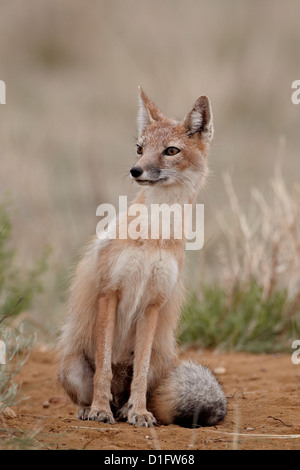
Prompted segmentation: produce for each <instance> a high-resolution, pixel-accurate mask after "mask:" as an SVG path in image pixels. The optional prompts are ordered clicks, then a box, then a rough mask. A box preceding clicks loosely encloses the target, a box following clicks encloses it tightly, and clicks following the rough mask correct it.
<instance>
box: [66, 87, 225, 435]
mask: <svg viewBox="0 0 300 470" xmlns="http://www.w3.org/2000/svg"><path fill="white" fill-rule="evenodd" d="M137 124H138V140H137V146H136V153H137V161H136V163H135V165H134V166H133V167H132V168H131V170H130V176H131V178H132V180H133V181H135V182H136V183H137V184H138V185H140V186H141V187H142V188H141V191H140V192H139V193H138V195H137V198H136V199H135V201H134V202H135V203H139V204H144V205H145V206H146V207H150V205H151V204H162V203H163V204H169V205H171V204H174V203H176V204H179V205H181V207H183V206H184V204H188V203H193V201H194V200H195V197H196V194H197V192H198V190H199V189H200V187H201V186H202V185H203V184H204V181H205V178H206V174H207V155H208V151H209V146H210V142H211V140H212V137H213V121H212V111H211V106H210V102H209V99H208V98H207V97H206V96H201V97H200V98H198V100H197V101H196V103H195V105H194V106H193V108H192V109H191V110H190V111H189V113H188V114H187V115H186V117H185V119H184V120H183V121H181V122H177V121H175V120H172V119H168V118H167V117H165V116H164V115H163V114H162V112H161V111H160V110H159V109H158V108H157V106H156V105H155V104H154V103H153V102H152V101H150V99H149V98H148V97H147V96H146V94H145V93H144V92H143V90H142V89H140V90H139V111H138V119H137ZM130 217H131V216H130V215H129V211H128V212H127V213H125V215H124V214H120V215H119V217H117V219H116V221H115V224H116V225H117V226H119V227H120V226H121V225H122V224H123V223H124V220H125V219H126V221H127V222H128V220H129V219H130ZM149 229H150V227H149ZM184 245H185V239H184V237H183V238H182V239H176V238H175V237H173V236H172V232H171V236H170V238H169V239H163V238H162V237H158V238H156V239H151V238H150V237H148V238H146V237H144V238H142V237H138V238H134V239H132V238H130V237H123V238H121V237H119V238H115V239H110V238H109V237H105V236H104V237H100V238H96V237H95V239H94V240H93V241H92V242H91V243H90V244H89V246H88V248H87V249H86V251H85V254H84V256H83V257H82V259H81V261H80V262H79V264H78V266H77V269H76V272H75V275H74V279H73V283H72V286H71V295H70V300H69V308H68V315H67V318H66V321H65V324H64V326H63V329H62V334H61V338H60V371H59V381H60V383H61V384H62V386H63V387H64V389H65V391H66V392H67V394H68V395H69V397H70V398H71V399H72V401H73V402H74V403H76V404H78V405H79V412H78V417H79V418H80V419H82V420H86V419H89V420H95V421H100V422H107V423H110V424H113V423H114V422H115V421H114V420H115V418H117V419H123V420H127V421H128V422H129V423H130V424H136V425H140V426H146V427H147V426H153V425H154V424H156V422H157V421H158V422H159V423H162V424H169V423H176V424H180V425H183V426H187V427H192V426H197V425H200V426H205V425H206V426H212V425H215V424H217V423H218V422H219V421H221V420H222V419H223V418H224V416H225V414H226V407H227V406H226V398H225V395H224V392H223V390H222V388H221V385H220V384H219V382H218V380H217V379H216V377H215V376H214V375H213V373H212V372H211V371H210V370H209V369H208V368H207V367H205V366H202V365H199V364H195V363H193V362H191V361H184V362H181V363H180V362H179V361H178V358H177V344H176V338H175V329H176V325H177V322H178V319H179V314H180V309H181V303H182V294H181V293H182V286H181V271H182V266H183V258H184Z"/></svg>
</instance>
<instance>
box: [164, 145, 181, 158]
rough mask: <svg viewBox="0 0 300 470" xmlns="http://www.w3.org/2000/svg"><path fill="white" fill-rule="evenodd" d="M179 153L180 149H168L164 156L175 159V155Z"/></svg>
mask: <svg viewBox="0 0 300 470" xmlns="http://www.w3.org/2000/svg"><path fill="white" fill-rule="evenodd" d="M179 152H180V149H178V148H177V147H168V148H166V150H165V151H164V155H169V156H170V157H173V156H174V155H176V154H177V153H179Z"/></svg>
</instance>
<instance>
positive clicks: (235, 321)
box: [179, 280, 300, 353]
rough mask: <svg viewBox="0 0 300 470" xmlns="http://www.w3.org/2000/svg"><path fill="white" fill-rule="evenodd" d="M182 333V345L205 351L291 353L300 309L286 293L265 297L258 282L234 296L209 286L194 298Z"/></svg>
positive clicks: (237, 290)
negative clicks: (195, 346) (295, 307)
mask: <svg viewBox="0 0 300 470" xmlns="http://www.w3.org/2000/svg"><path fill="white" fill-rule="evenodd" d="M292 313H293V314H292ZM180 330H181V332H180V336H179V339H180V341H181V342H182V343H187V344H193V345H197V346H199V347H202V348H213V349H217V350H237V351H247V352H252V353H271V352H272V353H274V352H290V351H291V343H292V338H293V339H295V338H299V337H300V308H299V307H298V308H297V312H294V309H293V302H292V301H290V300H289V299H288V295H287V291H286V290H279V291H274V292H272V294H271V295H270V297H269V298H265V297H264V293H263V288H262V287H261V286H259V285H258V283H257V281H255V280H253V281H252V282H251V283H250V285H249V286H248V288H245V287H242V286H240V285H239V286H236V287H235V289H234V291H233V292H232V293H231V295H230V297H228V294H227V293H226V291H225V290H224V289H222V287H220V286H218V285H213V286H205V287H204V288H203V291H202V295H201V297H199V296H198V295H196V294H195V293H193V294H192V295H191V296H190V298H189V300H188V302H187V304H186V306H185V308H184V310H183V316H182V322H181V326H180Z"/></svg>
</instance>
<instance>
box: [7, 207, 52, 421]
mask: <svg viewBox="0 0 300 470" xmlns="http://www.w3.org/2000/svg"><path fill="white" fill-rule="evenodd" d="M11 235H12V224H11V221H10V217H9V213H8V208H7V205H6V204H1V205H0V340H1V341H3V342H4V344H5V351H4V352H5V354H4V360H5V364H1V365H0V415H1V412H2V411H3V410H4V409H5V408H6V407H8V406H11V405H15V404H16V403H17V401H18V398H17V390H18V386H17V384H16V383H15V382H14V378H15V376H16V374H17V373H18V372H19V371H20V369H21V367H22V366H23V365H24V364H25V362H26V361H27V359H28V357H29V355H30V352H31V349H32V346H33V344H34V342H35V335H33V334H29V333H28V331H25V328H24V325H23V324H22V323H20V324H16V323H15V319H16V316H18V315H19V314H20V313H21V312H25V311H26V310H27V309H29V308H31V306H32V304H33V301H34V298H35V296H36V294H38V293H40V292H41V291H42V284H41V276H42V274H43V273H44V272H45V270H46V269H47V260H48V256H49V249H47V250H45V252H44V253H43V254H42V256H41V257H40V259H38V260H37V261H36V263H35V266H34V267H33V268H32V269H30V270H24V269H22V268H20V267H19V266H18V265H17V264H16V263H15V250H14V249H13V248H12V247H11ZM22 399H24V397H23V398H22Z"/></svg>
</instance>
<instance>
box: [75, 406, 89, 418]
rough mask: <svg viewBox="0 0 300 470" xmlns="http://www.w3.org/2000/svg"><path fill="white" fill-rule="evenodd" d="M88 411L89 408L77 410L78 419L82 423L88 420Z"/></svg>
mask: <svg viewBox="0 0 300 470" xmlns="http://www.w3.org/2000/svg"><path fill="white" fill-rule="evenodd" d="M90 411H91V407H90V406H84V407H82V408H79V410H78V419H82V420H83V421H85V420H87V419H89V413H90Z"/></svg>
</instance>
